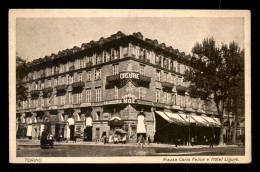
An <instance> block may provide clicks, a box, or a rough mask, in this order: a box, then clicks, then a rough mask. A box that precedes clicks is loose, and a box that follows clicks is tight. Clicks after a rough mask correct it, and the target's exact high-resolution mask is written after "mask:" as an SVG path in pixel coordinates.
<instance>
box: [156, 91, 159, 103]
mask: <svg viewBox="0 0 260 172" xmlns="http://www.w3.org/2000/svg"><path fill="white" fill-rule="evenodd" d="M159 99H160V91H159V90H156V97H155V101H156V102H159Z"/></svg>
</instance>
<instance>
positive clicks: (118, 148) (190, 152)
mask: <svg viewBox="0 0 260 172" xmlns="http://www.w3.org/2000/svg"><path fill="white" fill-rule="evenodd" d="M244 154H245V149H244V147H238V146H236V145H223V146H215V147H214V148H209V146H208V145H197V146H178V147H175V145H169V144H156V143H152V144H150V145H147V146H146V147H141V146H140V145H138V144H137V143H127V144H106V145H104V143H100V142H98V143H95V142H76V143H73V142H70V141H69V142H68V143H65V142H55V143H54V148H46V149H42V148H40V141H39V140H17V156H18V157H101V156H102V157H114V156H184V155H185V156H196V155H199V156H204V155H205V156H218V155H232V156H233V155H244Z"/></svg>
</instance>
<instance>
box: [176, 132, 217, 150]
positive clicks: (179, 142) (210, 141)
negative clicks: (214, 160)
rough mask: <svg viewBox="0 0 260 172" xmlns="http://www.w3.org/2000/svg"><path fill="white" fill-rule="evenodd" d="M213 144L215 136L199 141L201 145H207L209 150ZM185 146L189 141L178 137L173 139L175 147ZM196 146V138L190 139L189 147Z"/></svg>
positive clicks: (204, 137)
mask: <svg viewBox="0 0 260 172" xmlns="http://www.w3.org/2000/svg"><path fill="white" fill-rule="evenodd" d="M214 142H215V134H212V135H211V136H210V137H209V138H207V137H206V136H203V138H202V140H201V144H203V145H208V144H209V145H210V148H213V146H214ZM187 144H189V141H184V140H182V138H180V137H176V138H175V146H176V147H178V146H179V145H187ZM196 144H198V139H197V136H194V137H191V138H190V145H191V146H194V145H196Z"/></svg>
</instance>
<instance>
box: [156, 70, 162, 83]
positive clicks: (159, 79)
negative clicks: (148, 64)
mask: <svg viewBox="0 0 260 172" xmlns="http://www.w3.org/2000/svg"><path fill="white" fill-rule="evenodd" d="M156 80H157V81H161V71H160V70H156Z"/></svg>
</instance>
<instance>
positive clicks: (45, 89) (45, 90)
mask: <svg viewBox="0 0 260 172" xmlns="http://www.w3.org/2000/svg"><path fill="white" fill-rule="evenodd" d="M52 91H53V88H52V87H47V88H44V89H42V92H44V93H50V92H52Z"/></svg>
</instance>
